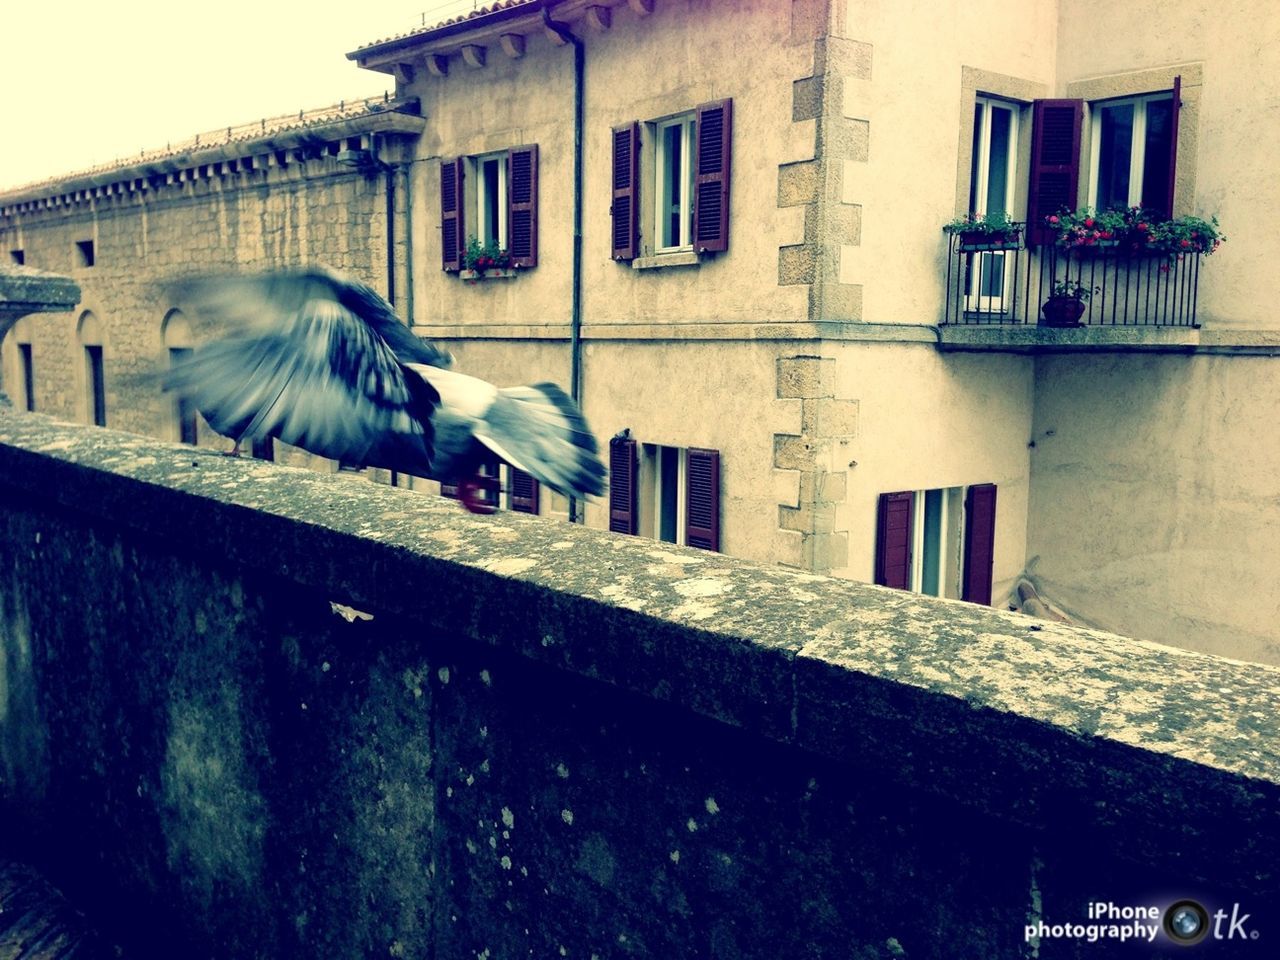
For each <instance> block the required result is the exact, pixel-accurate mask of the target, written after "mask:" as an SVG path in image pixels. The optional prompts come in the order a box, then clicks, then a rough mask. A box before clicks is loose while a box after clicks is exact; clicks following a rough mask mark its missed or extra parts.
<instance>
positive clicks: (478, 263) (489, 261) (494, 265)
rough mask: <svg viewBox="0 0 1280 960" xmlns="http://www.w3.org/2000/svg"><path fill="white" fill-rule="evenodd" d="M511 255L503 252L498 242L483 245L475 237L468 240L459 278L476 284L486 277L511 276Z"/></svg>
mask: <svg viewBox="0 0 1280 960" xmlns="http://www.w3.org/2000/svg"><path fill="white" fill-rule="evenodd" d="M510 271H511V254H510V253H508V252H507V251H506V250H503V249H502V248H501V247H500V246H498V243H497V241H496V240H494V241H490V242H489V243H484V244H482V243H481V242H480V241H479V240H478V239H476V238H475V237H470V238H468V240H467V249H466V252H465V253H464V254H463V255H462V272H461V273H460V274H459V276H461V277H462V279H463V280H466V281H467V282H468V283H475V282H476V281H478V280H483V279H485V278H486V277H505V276H510V275H511V272H510Z"/></svg>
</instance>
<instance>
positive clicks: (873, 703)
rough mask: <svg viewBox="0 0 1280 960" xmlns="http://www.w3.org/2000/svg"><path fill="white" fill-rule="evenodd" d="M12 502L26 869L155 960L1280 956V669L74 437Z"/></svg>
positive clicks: (123, 442) (7, 700)
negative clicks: (1095, 924)
mask: <svg viewBox="0 0 1280 960" xmlns="http://www.w3.org/2000/svg"><path fill="white" fill-rule="evenodd" d="M0 477H3V480H2V481H0V528H2V535H0V544H3V552H0V803H3V804H4V807H5V809H4V820H3V821H0V822H3V823H4V824H6V828H5V829H4V830H3V832H2V833H0V839H2V840H3V843H4V844H5V845H7V846H9V847H11V848H14V849H13V850H11V851H10V852H12V853H18V854H22V855H25V856H27V857H29V858H30V859H32V860H35V861H37V862H38V863H39V865H40V866H41V867H43V868H44V869H45V870H46V871H47V872H48V873H49V874H50V875H51V877H52V878H53V879H54V880H55V882H58V883H60V884H61V885H63V886H64V888H65V889H66V892H67V893H68V894H69V895H71V896H72V897H73V899H74V900H76V901H77V902H78V903H79V904H80V905H82V906H84V907H86V909H88V910H89V912H90V914H91V920H93V921H94V922H99V923H103V924H105V925H106V926H107V927H108V928H110V930H109V932H115V931H118V930H124V931H130V936H131V938H132V940H133V941H134V943H133V946H134V949H135V950H136V952H137V955H139V956H157V957H159V956H184V957H197V958H198V957H214V956H217V957H219V958H227V957H237V958H239V957H263V958H266V957H272V958H281V957H326V958H347V957H351V958H355V957H369V956H392V957H426V956H432V957H438V958H455V957H456V958H463V957H466V958H471V957H476V956H481V957H486V958H496V957H518V956H534V957H556V956H575V957H584V958H585V957H590V956H592V955H595V956H596V957H600V958H603V957H664V958H666V957H694V956H716V957H728V956H733V957H761V958H766V957H767V958H779V957H800V956H840V957H848V956H855V957H900V956H907V957H913V958H914V957H939V958H941V957H959V956H982V957H1026V956H1031V955H1038V956H1040V957H1049V958H1052V957H1065V956H1077V955H1085V954H1079V953H1078V951H1077V946H1078V945H1077V944H1074V943H1072V942H1070V941H1056V940H1050V939H1045V940H1043V941H1042V942H1040V943H1038V944H1028V943H1027V942H1026V941H1025V938H1024V930H1025V927H1026V925H1027V924H1028V923H1031V924H1035V923H1037V922H1039V921H1040V920H1043V921H1045V922H1046V923H1047V924H1050V925H1053V924H1063V923H1083V922H1086V920H1087V912H1086V911H1087V904H1088V903H1090V902H1094V901H1098V900H1110V901H1114V902H1116V903H1139V904H1146V903H1149V902H1151V901H1152V898H1156V897H1166V896H1167V895H1185V896H1189V897H1193V898H1197V899H1199V900H1202V901H1204V902H1205V903H1206V904H1207V905H1209V906H1210V907H1211V908H1213V909H1216V908H1217V907H1219V906H1222V907H1224V908H1225V909H1226V910H1227V911H1228V912H1230V910H1231V908H1232V904H1239V905H1240V906H1241V908H1242V910H1243V911H1244V912H1252V913H1253V919H1252V920H1251V921H1249V923H1250V925H1251V926H1253V927H1254V928H1255V929H1259V930H1260V932H1261V935H1262V936H1263V937H1265V936H1267V935H1268V933H1269V932H1271V930H1269V929H1268V928H1267V923H1268V918H1269V917H1270V916H1272V915H1271V914H1268V912H1267V911H1266V909H1265V907H1266V904H1268V903H1274V902H1276V898H1277V896H1280V875H1278V874H1277V869H1276V864H1277V863H1280V813H1278V811H1280V804H1278V803H1277V800H1278V799H1280V755H1278V754H1277V751H1276V748H1275V744H1276V742H1277V733H1280V730H1277V719H1276V718H1277V716H1280V710H1277V707H1280V672H1278V671H1276V670H1275V669H1272V668H1269V667H1263V666H1257V665H1251V664H1244V663H1239V662H1235V661H1230V660H1224V659H1218V658H1214V657H1210V656H1204V655H1198V654H1193V653H1186V652H1181V651H1175V650H1172V649H1168V648H1164V647H1160V646H1157V645H1154V644H1149V643H1139V642H1136V641H1132V640H1127V639H1125V638H1122V637H1117V636H1112V635H1107V634H1101V633H1096V632H1089V631H1084V630H1078V629H1073V628H1069V627H1065V626H1061V625H1056V624H1046V623H1041V622H1038V621H1033V620H1030V619H1028V618H1025V617H1021V616H1018V615H1014V614H1007V613H1001V612H997V611H992V610H989V609H986V608H981V607H976V606H972V605H967V604H960V603H954V602H946V601H934V600H930V599H928V598H923V597H919V596H915V595H911V594H906V593H901V592H892V591H887V590H881V589H878V588H874V587H868V586H863V585H860V584H855V583H850V582H847V581H838V580H831V579H828V578H825V577H821V576H815V575H812V574H806V573H800V572H796V571H793V570H786V569H781V568H778V567H769V566H764V565H759V564H752V563H748V562H744V561H738V560H734V559H731V558H728V557H723V556H717V555H709V554H706V553H704V552H699V551H696V550H686V549H682V548H676V547H672V546H670V545H667V544H658V543H654V542H651V541H646V540H641V539H637V538H627V537H618V536H613V535H610V534H607V533H603V532H600V531H595V530H589V529H584V528H581V527H577V526H571V525H566V524H561V523H552V522H546V521H543V520H539V519H537V518H528V517H522V516H517V515H495V516H492V517H486V518H477V517H474V516H471V515H467V514H465V513H463V512H462V511H460V510H459V509H458V507H457V505H456V504H454V503H452V502H449V501H445V500H442V499H439V498H435V497H427V496H422V495H412V494H409V493H407V492H405V491H400V490H395V489H390V488H384V487H379V486H375V485H367V484H351V483H345V482H342V481H341V480H339V479H337V478H334V477H329V476H324V475H320V474H316V473H313V472H308V471H302V470H294V469H290V468H286V467H279V466H275V465H271V464H265V463H260V462H255V461H242V462H235V461H228V460H226V459H225V458H221V457H217V456H215V455H212V454H209V453H206V452H204V451H199V450H192V449H191V448H189V447H180V446H176V445H166V444H160V443H156V442H154V441H151V440H148V439H145V438H141V437H135V436H126V435H123V434H119V433H115V432H112V431H107V430H95V429H89V428H80V427H70V426H65V425H60V424H57V423H54V422H52V421H49V420H47V419H46V418H43V417H39V416H19V415H8V416H4V417H3V418H0ZM370 617H371V619H370ZM1161 905H1162V906H1167V904H1165V903H1163V901H1161ZM1251 905H1254V906H1251ZM1271 922H1272V923H1274V920H1272V921H1271ZM1271 929H1272V930H1274V928H1271ZM1036 951H1038V952H1036Z"/></svg>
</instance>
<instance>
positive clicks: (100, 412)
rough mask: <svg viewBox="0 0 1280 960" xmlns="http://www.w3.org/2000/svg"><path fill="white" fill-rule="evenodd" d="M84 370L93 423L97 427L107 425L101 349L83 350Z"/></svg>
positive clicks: (93, 347) (87, 348)
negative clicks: (87, 383)
mask: <svg viewBox="0 0 1280 960" xmlns="http://www.w3.org/2000/svg"><path fill="white" fill-rule="evenodd" d="M84 358H85V370H86V376H87V377H88V380H89V406H90V413H91V414H92V416H93V423H94V425H95V426H98V427H105V426H106V425H107V386H106V377H105V375H104V372H103V368H102V347H100V346H92V347H85V348H84Z"/></svg>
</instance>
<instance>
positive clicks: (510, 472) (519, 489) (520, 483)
mask: <svg viewBox="0 0 1280 960" xmlns="http://www.w3.org/2000/svg"><path fill="white" fill-rule="evenodd" d="M476 475H477V477H478V478H479V480H480V484H479V490H478V492H477V495H476V497H475V499H476V501H477V502H478V503H480V504H482V505H485V506H491V507H493V508H494V509H495V510H498V509H506V510H511V511H514V512H515V513H533V514H537V513H541V512H542V510H541V501H542V492H541V486H542V485H541V484H540V483H538V481H537V480H536V479H535V478H533V477H532V476H530V475H529V474H527V473H525V472H524V471H523V470H517V469H516V468H515V467H513V466H510V465H509V464H506V463H503V462H501V461H500V460H497V459H490V460H487V461H485V462H483V463H481V464H480V466H479V467H478V468H477V471H476ZM440 495H441V496H444V497H448V498H449V499H451V500H457V499H459V497H458V484H455V483H442V484H440Z"/></svg>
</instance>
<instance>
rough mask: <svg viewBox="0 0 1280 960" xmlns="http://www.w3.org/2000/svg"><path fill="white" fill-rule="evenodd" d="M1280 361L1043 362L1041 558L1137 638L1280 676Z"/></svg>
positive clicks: (1106, 618) (1045, 569)
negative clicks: (1278, 670)
mask: <svg viewBox="0 0 1280 960" xmlns="http://www.w3.org/2000/svg"><path fill="white" fill-rule="evenodd" d="M1275 365H1276V362H1275V360H1274V359H1272V358H1269V357H1239V356H1198V357H1184V356H1142V355H1135V354H1124V355H1118V356H1109V357H1084V356H1065V357H1044V358H1041V359H1039V360H1038V361H1037V364H1036V391H1035V395H1036V405H1035V424H1034V431H1035V433H1034V437H1035V440H1036V446H1035V449H1034V451H1033V453H1032V458H1031V459H1032V478H1033V482H1032V489H1031V512H1030V516H1031V520H1030V525H1029V530H1028V537H1027V540H1028V543H1027V554H1028V557H1029V558H1030V561H1029V562H1030V564H1031V569H1032V572H1033V573H1034V575H1035V576H1036V578H1037V579H1038V580H1039V581H1040V583H1041V584H1042V585H1043V587H1044V590H1045V593H1046V594H1047V595H1048V597H1049V598H1050V599H1051V600H1053V601H1055V602H1058V603H1060V604H1061V605H1062V606H1063V607H1064V608H1065V609H1066V610H1068V611H1069V612H1071V613H1073V614H1075V615H1077V616H1079V617H1080V618H1081V619H1083V620H1084V621H1085V622H1088V623H1090V624H1094V625H1097V626H1099V627H1102V628H1104V629H1107V630H1113V631H1115V632H1118V633H1124V634H1127V635H1129V636H1135V637H1139V638H1145V639H1151V640H1158V641H1160V642H1163V643H1173V644H1176V645H1179V646H1186V647H1190V648H1193V649H1197V650H1203V651H1207V652H1211V653H1221V654H1225V655H1227V656H1233V657H1240V658H1244V659H1250V660H1258V661H1262V662H1265V663H1280V641H1278V640H1277V636H1276V623H1277V622H1280V568H1278V567H1277V559H1276V555H1277V552H1278V551H1280V502H1278V501H1277V499H1276V489H1277V482H1276V476H1277V456H1278V454H1280V446H1278V445H1277V443H1276V440H1275V420H1276V412H1277V411H1278V410H1280V379H1277V377H1276V375H1275Z"/></svg>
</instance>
